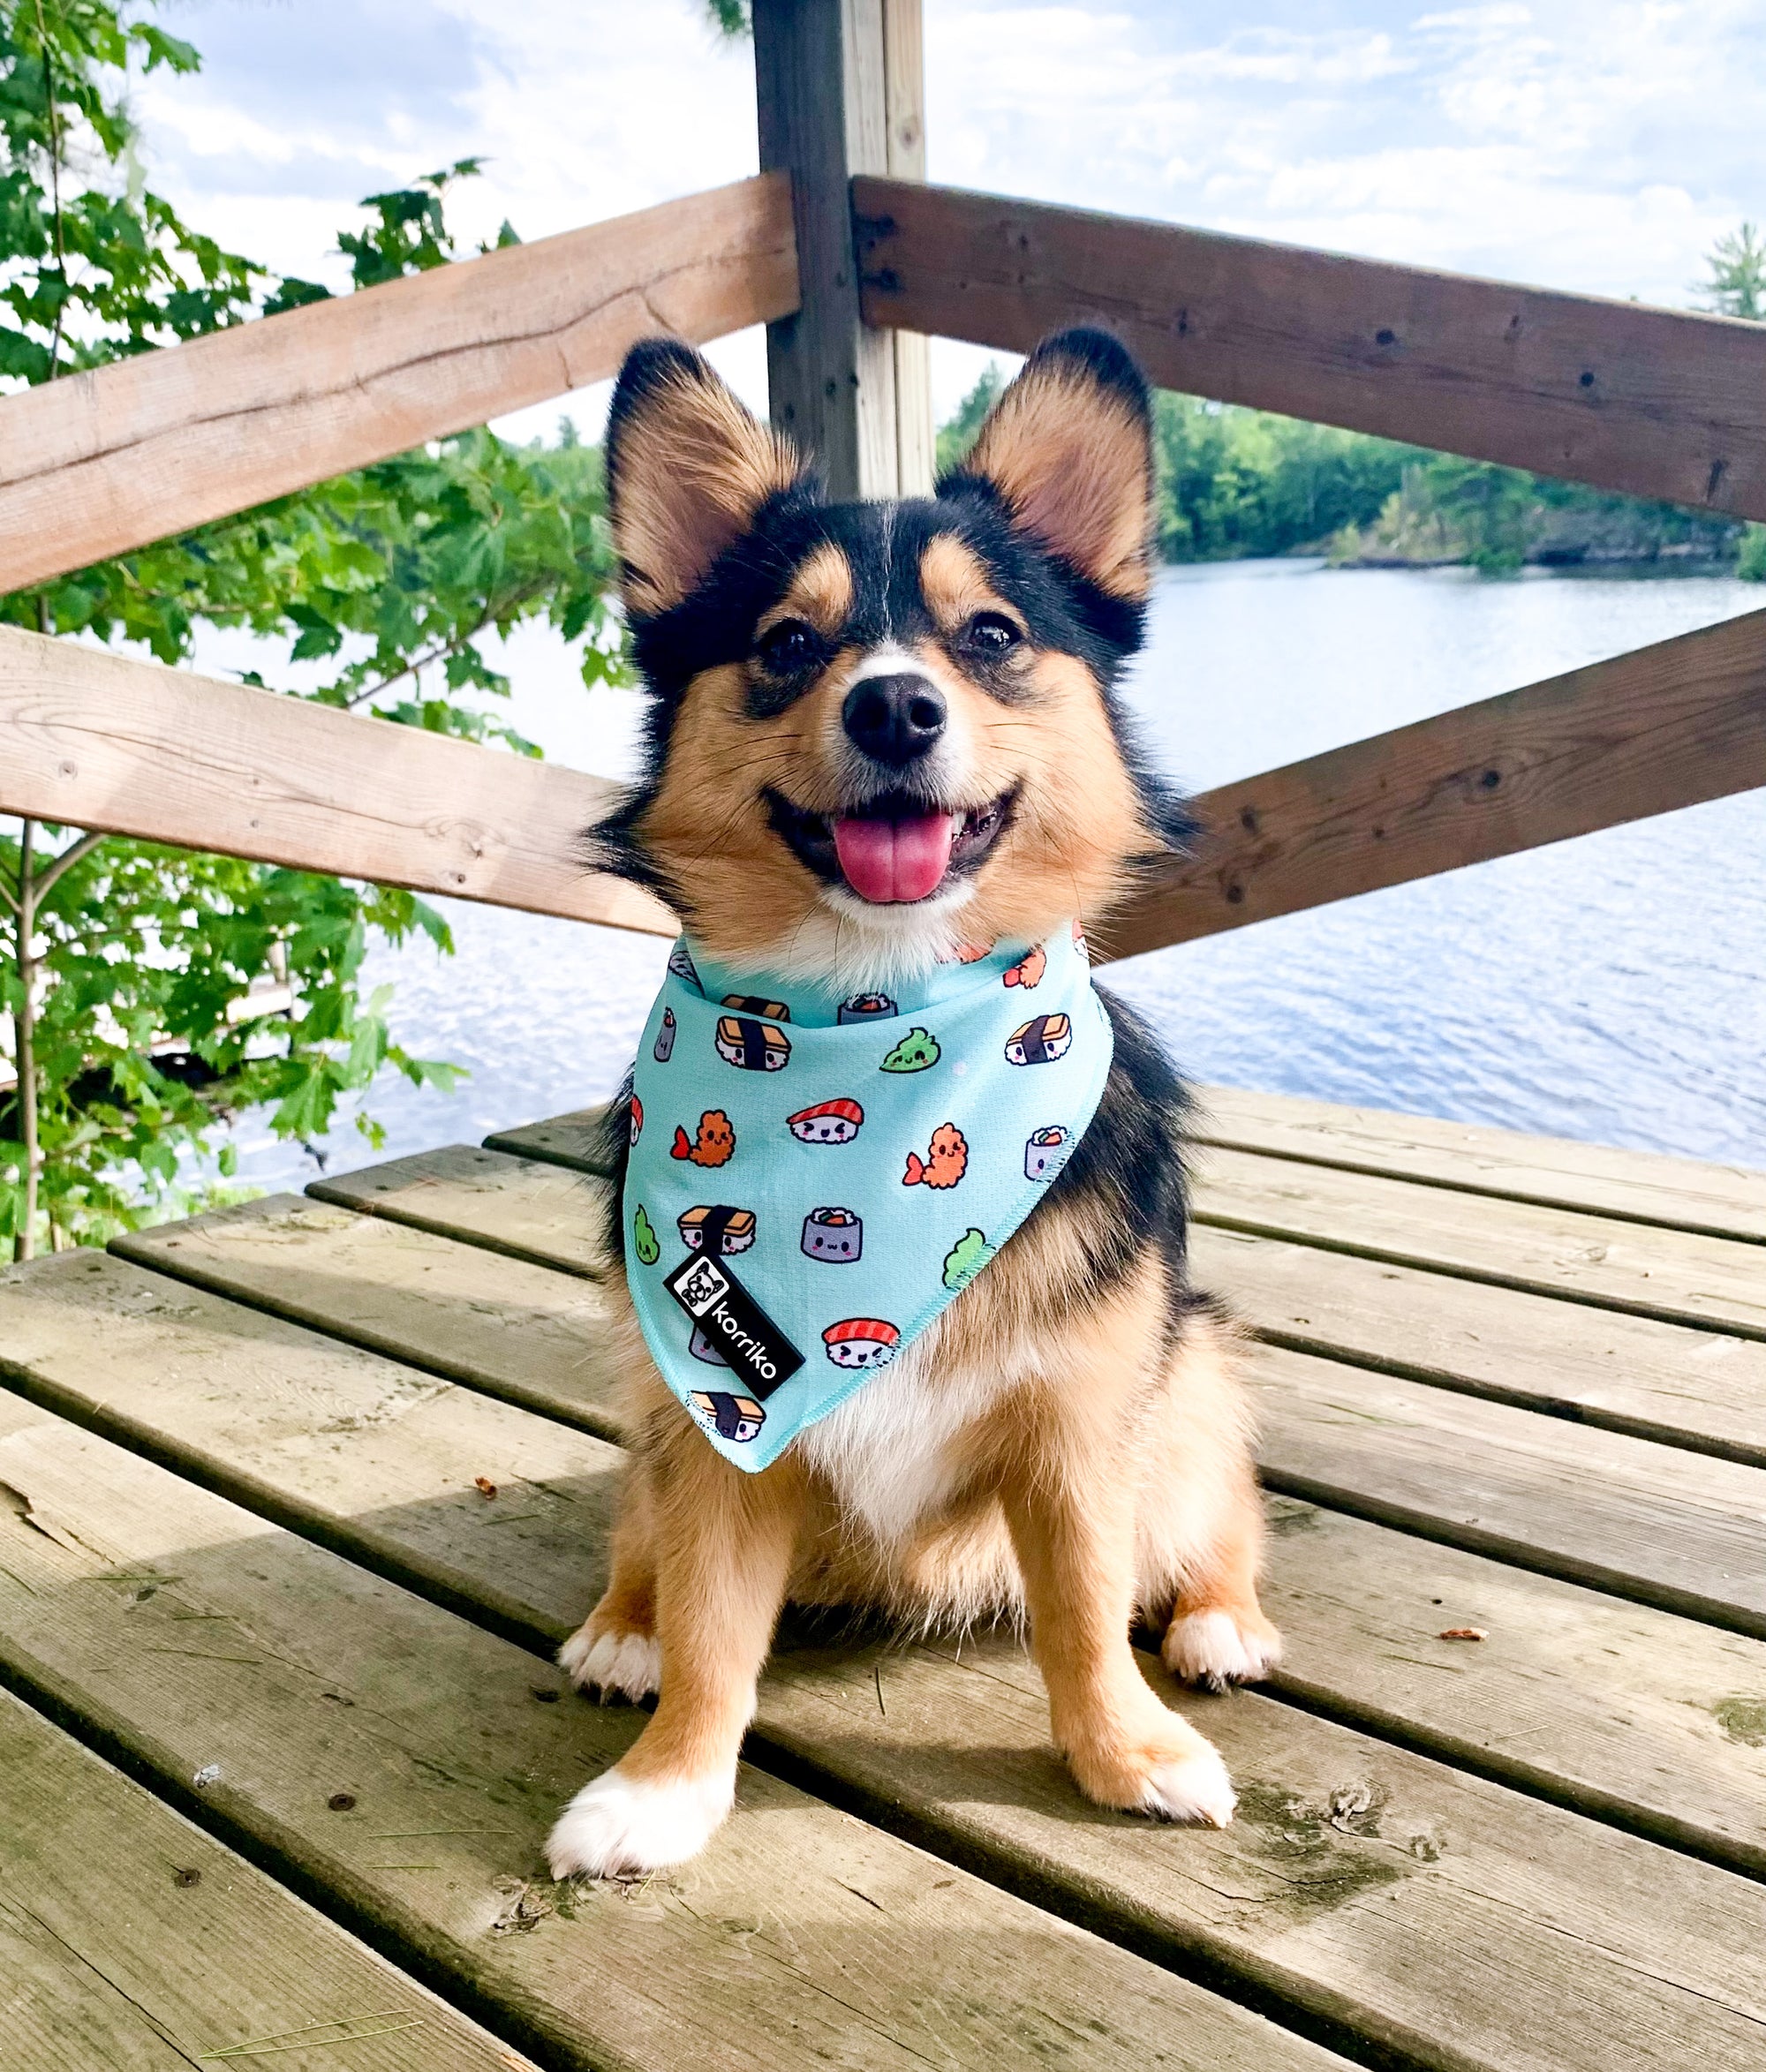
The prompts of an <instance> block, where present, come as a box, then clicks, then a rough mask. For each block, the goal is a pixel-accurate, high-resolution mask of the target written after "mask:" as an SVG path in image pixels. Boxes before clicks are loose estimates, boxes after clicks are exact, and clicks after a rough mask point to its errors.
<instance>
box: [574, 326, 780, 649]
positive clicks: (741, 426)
mask: <svg viewBox="0 0 1766 2072" xmlns="http://www.w3.org/2000/svg"><path fill="white" fill-rule="evenodd" d="M606 450H607V483H608V508H609V509H610V511H611V514H612V517H613V535H614V545H615V551H616V552H617V554H618V555H619V558H620V562H621V576H620V580H621V587H622V591H623V596H624V599H625V607H626V611H627V613H628V614H629V615H630V617H632V618H634V619H651V618H654V617H655V616H656V615H657V614H658V613H660V612H666V611H669V610H672V608H673V607H675V605H677V604H679V603H680V602H681V600H682V599H683V598H685V597H687V596H689V595H690V594H691V591H693V590H694V588H695V587H696V586H697V585H698V583H699V582H700V580H701V579H702V578H703V577H704V576H705V575H706V572H707V571H708V570H709V569H710V568H711V565H712V563H713V561H716V559H717V558H718V556H719V555H720V554H721V553H722V552H723V550H724V549H725V548H726V547H727V546H729V545H730V544H731V542H732V541H733V540H736V539H740V538H741V536H742V534H743V532H745V531H747V530H748V528H749V527H750V525H751V524H753V522H754V519H755V516H756V515H757V514H758V511H759V510H760V508H761V506H762V505H763V504H765V503H766V501H767V500H768V498H770V497H773V496H776V495H778V494H781V492H783V491H785V490H788V489H790V488H793V487H794V486H796V484H797V483H799V482H801V481H802V480H803V479H804V466H803V463H801V462H800V461H799V460H798V458H797V456H796V452H795V450H794V449H793V448H792V447H791V445H790V443H789V441H787V440H785V439H783V438H781V435H780V434H779V433H776V432H775V431H774V430H773V428H772V427H771V426H768V425H763V424H761V423H760V422H759V420H758V418H755V417H754V416H753V414H752V413H751V411H748V410H747V409H745V408H744V407H743V404H742V403H741V402H740V401H738V399H737V398H736V396H734V395H732V394H731V392H730V390H729V389H728V388H727V387H726V386H725V384H724V383H723V381H722V380H720V379H719V377H718V375H717V374H716V373H714V372H713V369H712V367H711V366H710V365H709V364H708V363H707V362H706V360H705V359H704V358H702V357H701V355H700V354H698V353H697V352H695V351H694V350H693V349H692V347H691V345H683V344H682V343H680V341H679V340H678V339H675V338H646V339H644V340H642V341H641V342H640V343H638V344H637V345H634V346H633V347H632V349H631V350H630V352H629V353H627V355H626V356H625V365H623V367H622V368H621V369H620V373H619V381H618V383H617V385H616V386H615V389H614V395H613V408H612V411H610V413H609V415H608V429H607V449H606Z"/></svg>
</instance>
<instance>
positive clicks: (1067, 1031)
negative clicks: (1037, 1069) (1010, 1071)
mask: <svg viewBox="0 0 1766 2072" xmlns="http://www.w3.org/2000/svg"><path fill="white" fill-rule="evenodd" d="M1072 1047H1073V1023H1072V1022H1071V1021H1069V1020H1068V1017H1067V1016H1066V1015H1065V1014H1035V1015H1032V1016H1031V1017H1030V1021H1027V1022H1025V1023H1024V1025H1023V1028H1015V1029H1014V1030H1013V1031H1012V1033H1011V1036H1009V1037H1008V1039H1007V1044H1006V1058H1007V1061H1008V1064H1012V1065H1052V1064H1053V1062H1054V1060H1055V1059H1057V1058H1065V1057H1066V1055H1067V1053H1068V1051H1069V1050H1071V1049H1072Z"/></svg>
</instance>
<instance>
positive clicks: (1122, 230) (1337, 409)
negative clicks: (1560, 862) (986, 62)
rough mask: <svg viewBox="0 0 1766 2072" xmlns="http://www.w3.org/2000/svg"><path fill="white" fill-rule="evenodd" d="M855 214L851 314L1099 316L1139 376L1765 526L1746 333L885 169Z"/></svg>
mask: <svg viewBox="0 0 1766 2072" xmlns="http://www.w3.org/2000/svg"><path fill="white" fill-rule="evenodd" d="M853 207H854V209H855V211H856V213H857V216H858V219H859V222H860V229H861V240H860V258H861V261H862V264H863V267H864V313H865V316H866V318H867V320H869V321H870V322H872V323H873V324H903V325H906V326H908V327H909V328H912V329H915V330H920V331H928V332H931V333H932V334H934V335H938V336H940V337H947V338H962V339H967V340H969V341H970V342H971V343H975V344H978V345H993V346H1000V347H1002V348H1005V349H1006V350H1010V351H1014V352H1028V351H1029V350H1030V348H1031V347H1032V346H1033V345H1034V344H1035V343H1037V341H1038V339H1039V338H1041V337H1043V336H1044V335H1046V334H1047V333H1048V332H1050V331H1054V330H1058V329H1060V328H1061V327H1062V326H1064V325H1067V324H1075V323H1093V324H1102V325H1104V326H1105V327H1106V328H1107V329H1110V330H1113V331H1114V332H1115V333H1116V334H1117V335H1119V336H1120V337H1121V339H1122V341H1123V342H1124V343H1125V344H1127V345H1128V347H1129V348H1130V349H1131V350H1133V351H1134V352H1135V354H1136V357H1137V358H1139V359H1140V362H1141V364H1142V365H1143V367H1144V368H1145V369H1146V371H1147V373H1148V374H1149V376H1150V377H1151V379H1152V380H1154V381H1155V382H1157V383H1158V385H1159V386H1160V387H1161V388H1177V389H1181V390H1182V391H1183V392H1184V393H1186V394H1187V395H1191V396H1212V397H1215V398H1217V399H1218V400H1219V401H1221V402H1223V403H1253V404H1256V405H1257V407H1258V408H1260V409H1264V410H1272V411H1285V412H1286V413H1287V415H1288V416H1290V417H1296V418H1313V419H1315V420H1317V421H1318V422H1320V423H1323V424H1327V425H1347V426H1350V427H1351V428H1352V429H1354V430H1355V431H1358V432H1375V433H1380V434H1381V435H1383V436H1384V437H1386V438H1389V439H1403V440H1409V441H1414V442H1415V444H1417V445H1419V446H1430V447H1436V448H1443V449H1445V451H1447V452H1450V453H1460V454H1466V455H1468V456H1470V457H1472V458H1473V459H1475V460H1485V461H1498V462H1500V463H1503V464H1504V465H1505V466H1508V467H1516V468H1530V469H1533V470H1535V471H1536V472H1538V473H1540V474H1543V475H1556V476H1561V477H1564V478H1566V479H1568V480H1571V481H1577V482H1589V483H1593V484H1595V485H1596V486H1598V487H1601V488H1604V489H1619V490H1624V491H1625V492H1626V493H1627V494H1630V495H1633V496H1646V497H1655V498H1660V499H1663V500H1665V501H1668V502H1670V503H1680V504H1686V505H1689V506H1691V507H1693V508H1694V509H1701V510H1709V511H1718V512H1725V513H1729V514H1732V515H1733V516H1738V517H1750V518H1766V335H1762V334H1761V332H1760V330H1759V329H1758V328H1757V327H1756V326H1752V325H1749V324H1747V323H1743V322H1740V321H1738V320H1730V319H1727V318H1724V317H1709V316H1692V315H1687V314H1684V313H1680V312H1679V311H1675V310H1664V309H1649V308H1643V307H1640V306H1639V305H1637V304H1635V303H1628V302H1609V301H1604V300H1601V299H1599V298H1595V297H1593V296H1582V295H1562V294H1554V293H1551V292H1549V291H1547V290H1541V289H1535V288H1521V287H1515V286H1513V285H1511V284H1508V283H1502V282H1495V281H1479V280H1472V279H1468V278H1467V277H1466V276H1464V275H1454V274H1441V273H1433V272H1430V271H1428V270H1426V269H1424V268H1423V267H1403V266H1392V265H1387V264H1385V263H1383V262H1380V261H1377V260H1364V259H1350V258H1347V257H1345V256H1343V255H1341V254H1340V253H1336V252H1314V251H1309V250H1307V249H1305V248H1303V247H1302V246H1297V245H1272V244H1265V243H1264V242H1262V241H1261V240H1259V239H1257V238H1250V237H1225V236H1221V235H1219V233H1216V232H1211V231H1204V230H1186V229H1183V228H1181V226H1179V225H1176V224H1173V223H1158V222H1145V221H1141V220H1137V219H1136V218H1133V217H1127V216H1115V215H1098V214H1096V213H1094V212H1092V211H1090V210H1085V209H1076V208H1053V207H1048V206H1047V205H1046V204H1044V203H1038V202H1033V201H1019V200H1008V199H1006V198H1003V197H1001V196H999V195H993V194H974V193H965V192H961V191H960V190H958V189H955V188H951V187H925V186H919V185H915V184H912V183H909V182H907V181H902V180H889V179H876V178H869V179H858V180H856V181H855V182H854V183H853Z"/></svg>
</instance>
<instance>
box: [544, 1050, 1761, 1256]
mask: <svg viewBox="0 0 1766 2072" xmlns="http://www.w3.org/2000/svg"><path fill="white" fill-rule="evenodd" d="M1196 1096H1197V1100H1198V1103H1199V1109H1198V1113H1197V1117H1196V1141H1198V1142H1200V1143H1204V1144H1218V1145H1220V1146H1222V1147H1224V1148H1226V1149H1231V1150H1237V1151H1255V1152H1261V1153H1264V1154H1266V1155H1268V1156H1270V1157H1279V1158H1294V1159H1298V1160H1300V1161H1301V1162H1302V1164H1310V1165H1334V1166H1339V1167H1341V1168H1342V1169H1343V1170H1344V1171H1345V1172H1365V1173H1377V1174H1382V1175H1384V1176H1385V1177H1386V1178H1387V1179H1415V1180H1426V1181H1429V1182H1430V1183H1431V1184H1432V1185H1434V1186H1436V1187H1452V1188H1454V1189H1456V1190H1458V1191H1460V1192H1461V1193H1465V1194H1491V1195H1495V1196H1497V1197H1498V1198H1500V1199H1502V1200H1504V1201H1509V1202H1532V1203H1533V1204H1534V1205H1535V1206H1536V1207H1539V1208H1545V1209H1587V1210H1589V1212H1591V1213H1592V1214H1594V1215H1596V1216H1607V1217H1621V1218H1623V1219H1625V1220H1627V1221H1629V1222H1633V1223H1644V1224H1661V1225H1662V1226H1664V1228H1667V1229H1672V1230H1683V1231H1697V1232H1703V1233H1704V1234H1705V1235H1706V1236H1708V1237H1721V1238H1740V1239H1747V1240H1748V1241H1751V1242H1753V1243H1755V1244H1766V1172H1755V1171H1754V1170H1752V1169H1751V1168H1749V1167H1747V1166H1742V1165H1724V1164H1703V1163H1702V1162H1701V1161H1699V1160H1697V1159H1693V1158H1671V1157H1664V1156H1662V1155H1661V1154H1660V1153H1659V1152H1651V1151H1624V1150H1619V1149H1613V1148H1611V1147H1610V1146H1608V1145H1605V1144H1583V1143H1578V1142H1575V1141H1573V1140H1571V1139H1569V1138H1566V1137H1535V1136H1525V1135H1522V1134H1521V1133H1520V1132H1518V1131H1515V1130H1506V1129H1490V1128H1486V1127H1481V1126H1478V1125H1475V1124H1473V1123H1464V1122H1444V1121H1442V1120H1440V1119H1438V1118H1437V1117H1435V1116H1429V1115H1400V1114H1395V1113H1392V1112H1389V1111H1386V1110H1385V1109H1381V1108H1347V1107H1340V1106H1338V1105H1337V1104H1335V1103H1334V1102H1329V1101H1309V1100H1302V1099H1301V1098H1300V1097H1299V1096H1295V1095H1293V1094H1260V1093H1249V1092H1247V1091H1245V1090H1244V1089H1241V1088H1239V1087H1221V1086H1204V1087H1198V1088H1197V1089H1196ZM542 1127H543V1125H542ZM517 1134H518V1133H517Z"/></svg>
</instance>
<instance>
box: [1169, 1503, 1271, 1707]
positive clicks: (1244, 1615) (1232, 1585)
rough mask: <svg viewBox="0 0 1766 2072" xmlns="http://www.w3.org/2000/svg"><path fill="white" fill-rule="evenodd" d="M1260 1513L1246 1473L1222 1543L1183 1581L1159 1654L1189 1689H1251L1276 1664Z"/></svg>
mask: <svg viewBox="0 0 1766 2072" xmlns="http://www.w3.org/2000/svg"><path fill="white" fill-rule="evenodd" d="M1263 1539H1264V1518H1263V1506H1262V1505H1261V1503H1259V1502H1258V1499H1257V1488H1256V1485H1255V1484H1254V1483H1253V1482H1252V1481H1251V1479H1250V1476H1249V1473H1248V1474H1247V1475H1246V1477H1245V1481H1244V1486H1243V1488H1241V1489H1239V1490H1235V1491H1234V1496H1233V1501H1232V1502H1231V1503H1230V1505H1228V1506H1227V1507H1226V1515H1225V1516H1224V1518H1223V1519H1222V1521H1221V1527H1220V1532H1219V1538H1218V1539H1217V1540H1216V1541H1215V1543H1214V1545H1213V1546H1212V1547H1211V1548H1210V1549H1209V1550H1208V1552H1207V1554H1206V1556H1204V1559H1203V1561H1202V1562H1200V1563H1197V1564H1196V1567H1195V1568H1194V1569H1193V1570H1192V1571H1191V1572H1190V1574H1189V1576H1188V1577H1187V1578H1185V1580H1184V1583H1183V1585H1182V1587H1181V1589H1180V1590H1179V1591H1178V1594H1177V1607H1176V1609H1175V1611H1174V1614H1173V1616H1172V1621H1171V1624H1170V1625H1169V1626H1167V1627H1166V1634H1165V1642H1164V1645H1163V1646H1162V1647H1161V1649H1160V1651H1159V1652H1160V1653H1161V1654H1162V1655H1163V1656H1164V1658H1165V1666H1166V1669H1169V1670H1170V1671H1171V1672H1172V1674H1173V1675H1174V1676H1181V1677H1183V1678H1184V1680H1185V1681H1186V1682H1187V1683H1191V1684H1206V1685H1207V1686H1208V1688H1209V1689H1210V1690H1213V1691H1219V1690H1224V1689H1225V1687H1226V1685H1227V1684H1252V1683H1256V1682H1257V1679H1258V1678H1259V1677H1260V1676H1268V1674H1269V1672H1270V1671H1271V1670H1272V1669H1273V1668H1274V1667H1275V1665H1276V1663H1277V1662H1278V1661H1279V1660H1280V1659H1281V1635H1280V1634H1279V1632H1277V1631H1276V1630H1275V1627H1274V1626H1273V1625H1272V1624H1271V1623H1270V1621H1269V1620H1268V1619H1267V1618H1266V1617H1265V1616H1264V1610H1263V1607H1262V1606H1261V1605H1260V1604H1259V1603H1258V1602H1257V1570H1258V1567H1259V1564H1260V1563H1261V1560H1262V1555H1263Z"/></svg>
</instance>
